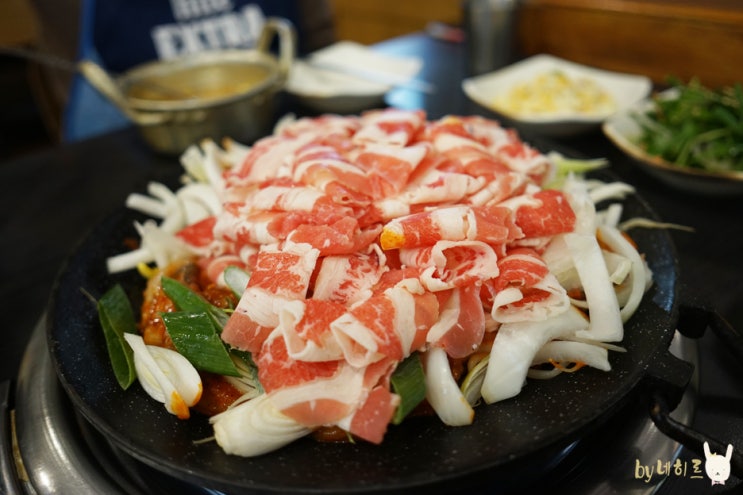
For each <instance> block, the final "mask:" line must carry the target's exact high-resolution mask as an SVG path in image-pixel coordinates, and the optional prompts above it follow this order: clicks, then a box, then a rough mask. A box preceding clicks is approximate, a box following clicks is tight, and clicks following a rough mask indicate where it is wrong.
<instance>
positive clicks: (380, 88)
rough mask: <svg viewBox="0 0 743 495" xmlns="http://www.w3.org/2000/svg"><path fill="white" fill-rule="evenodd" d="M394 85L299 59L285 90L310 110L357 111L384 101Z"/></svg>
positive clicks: (331, 111) (379, 104) (346, 112)
mask: <svg viewBox="0 0 743 495" xmlns="http://www.w3.org/2000/svg"><path fill="white" fill-rule="evenodd" d="M391 88H392V86H390V85H387V84H383V83H379V82H376V81H370V80H368V79H363V78H360V77H356V76H354V75H351V74H346V73H343V72H340V71H335V70H326V69H322V68H318V67H314V66H312V65H310V64H308V63H306V62H304V61H301V60H297V61H295V62H294V64H293V65H292V70H291V74H290V76H289V80H288V81H287V84H286V91H287V92H288V93H289V94H291V95H292V96H293V97H294V98H296V100H297V101H298V102H299V103H300V104H302V105H303V106H305V107H306V108H308V109H310V110H314V111H316V112H322V113H324V112H328V113H339V114H348V113H357V112H360V111H362V110H367V109H370V108H374V107H379V106H381V105H383V104H384V95H385V94H386V93H387V92H388V91H389V90H390V89H391Z"/></svg>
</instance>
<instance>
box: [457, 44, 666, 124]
mask: <svg viewBox="0 0 743 495" xmlns="http://www.w3.org/2000/svg"><path fill="white" fill-rule="evenodd" d="M554 70H560V71H562V72H563V73H565V74H566V75H567V76H568V78H570V79H572V80H575V79H578V78H584V77H585V78H589V79H590V80H592V81H593V82H595V83H596V84H597V85H598V86H599V87H601V88H602V89H603V90H604V91H606V92H607V93H608V94H609V95H610V97H611V98H612V99H613V101H614V103H615V108H614V109H613V110H611V111H607V112H604V113H599V114H581V113H577V112H576V113H560V114H549V115H547V114H542V115H528V116H520V115H514V114H508V113H505V112H504V111H502V110H498V109H496V108H494V106H493V102H494V101H495V100H496V99H497V98H498V97H499V96H501V95H504V94H506V93H507V92H509V91H511V90H512V88H514V87H515V86H516V85H518V84H523V83H527V82H530V81H532V80H534V79H535V78H536V77H537V76H539V75H541V74H544V73H546V72H549V71H554ZM651 89H652V82H651V81H650V79H649V78H647V77H645V76H639V75H634V74H625V73H620V72H611V71H607V70H602V69H597V68H594V67H589V66H586V65H581V64H577V63H574V62H571V61H568V60H564V59H561V58H558V57H554V56H552V55H546V54H542V55H535V56H533V57H530V58H527V59H524V60H522V61H520V62H517V63H515V64H512V65H509V66H508V67H505V68H503V69H500V70H497V71H495V72H490V73H488V74H483V75H480V76H476V77H472V78H468V79H465V80H464V81H462V90H463V91H464V93H465V94H466V95H467V96H468V97H469V98H470V99H472V100H473V101H475V102H476V103H478V104H479V105H481V106H483V107H485V108H488V109H489V110H491V111H493V112H495V113H497V114H499V115H500V116H501V117H502V118H503V119H504V120H505V121H506V122H507V123H508V124H510V125H513V126H515V127H519V128H521V129H524V130H525V131H530V132H534V133H539V134H542V135H546V136H551V137H570V136H575V135H578V134H582V133H585V132H588V131H592V130H597V129H598V128H600V126H601V123H602V122H603V121H604V120H605V119H606V118H607V117H609V116H610V115H611V114H612V113H614V112H616V111H621V110H623V109H626V108H627V107H629V106H631V105H633V104H635V103H637V102H638V101H640V100H642V99H643V98H645V97H647V96H648V95H649V94H650V90H651Z"/></svg>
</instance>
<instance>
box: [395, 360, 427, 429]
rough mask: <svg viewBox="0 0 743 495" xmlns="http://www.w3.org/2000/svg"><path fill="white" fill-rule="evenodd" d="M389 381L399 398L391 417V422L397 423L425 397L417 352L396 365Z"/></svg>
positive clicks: (423, 380) (423, 376) (421, 368)
mask: <svg viewBox="0 0 743 495" xmlns="http://www.w3.org/2000/svg"><path fill="white" fill-rule="evenodd" d="M390 382H391V383H392V390H393V391H394V392H395V393H396V394H397V395H399V396H400V399H401V400H400V405H399V406H397V410H396V411H395V415H394V417H393V418H392V423H393V424H396V425H399V424H400V423H402V420H403V419H405V417H406V416H407V415H408V414H409V413H410V412H411V411H412V410H413V409H415V408H416V407H417V406H418V404H420V403H421V402H422V401H423V399H425V398H426V377H425V375H424V374H423V365H422V364H421V360H420V357H419V356H418V353H413V354H411V355H410V356H408V357H407V358H405V359H404V360H403V361H402V362H401V363H400V364H399V365H398V366H397V369H395V371H394V372H393V373H392V377H391V378H390Z"/></svg>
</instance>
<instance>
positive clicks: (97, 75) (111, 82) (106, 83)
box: [77, 60, 165, 125]
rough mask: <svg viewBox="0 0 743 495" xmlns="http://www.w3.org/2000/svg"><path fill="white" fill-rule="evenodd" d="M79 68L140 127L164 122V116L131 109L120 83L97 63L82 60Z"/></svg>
mask: <svg viewBox="0 0 743 495" xmlns="http://www.w3.org/2000/svg"><path fill="white" fill-rule="evenodd" d="M77 68H78V70H79V71H80V73H81V74H82V75H83V76H84V77H85V79H87V80H88V82H89V83H90V84H91V85H92V86H93V87H94V88H95V89H97V90H98V91H100V93H101V94H102V95H103V96H105V97H106V98H108V99H109V100H111V102H112V103H113V104H114V105H116V107H117V108H118V109H119V110H121V111H122V112H123V113H124V115H126V117H127V118H128V119H129V120H131V121H132V122H134V123H136V124H140V125H156V124H161V123H163V122H164V120H165V119H164V114H155V113H143V112H138V111H136V110H134V109H133V108H131V106H129V103H128V102H127V101H126V96H124V93H122V91H121V88H120V87H119V83H118V82H116V80H115V79H114V78H113V77H112V76H111V75H110V74H109V73H108V72H106V70H105V69H104V68H103V67H101V66H100V65H98V64H97V63H95V62H93V61H91V60H81V61H80V62H79V63H78V64H77Z"/></svg>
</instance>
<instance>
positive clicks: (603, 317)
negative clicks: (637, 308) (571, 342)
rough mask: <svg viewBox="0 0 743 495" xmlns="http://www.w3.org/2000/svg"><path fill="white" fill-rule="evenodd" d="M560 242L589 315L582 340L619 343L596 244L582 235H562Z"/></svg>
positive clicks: (615, 309) (615, 310) (612, 296)
mask: <svg viewBox="0 0 743 495" xmlns="http://www.w3.org/2000/svg"><path fill="white" fill-rule="evenodd" d="M563 239H564V240H565V243H566V245H567V247H568V250H569V252H570V256H571V258H572V259H573V264H574V265H575V269H576V271H577V272H578V277H579V278H580V282H581V285H582V286H583V292H584V293H585V296H586V302H587V303H588V312H589V314H590V315H591V322H590V325H589V328H588V330H587V331H586V332H585V333H584V334H583V336H584V337H586V338H591V339H594V340H603V341H608V342H618V341H620V340H622V338H623V337H624V326H623V325H622V318H621V315H620V312H619V302H618V301H617V295H616V293H615V292H614V286H613V285H612V283H611V280H610V279H609V272H608V270H607V268H606V264H605V262H604V257H603V255H602V254H601V248H600V247H599V243H598V240H597V239H596V237H595V236H593V235H583V234H565V235H564V236H563ZM579 335H581V334H579Z"/></svg>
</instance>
